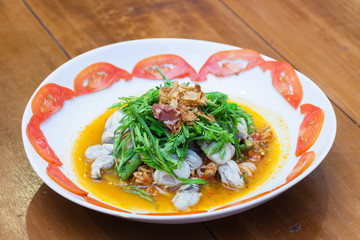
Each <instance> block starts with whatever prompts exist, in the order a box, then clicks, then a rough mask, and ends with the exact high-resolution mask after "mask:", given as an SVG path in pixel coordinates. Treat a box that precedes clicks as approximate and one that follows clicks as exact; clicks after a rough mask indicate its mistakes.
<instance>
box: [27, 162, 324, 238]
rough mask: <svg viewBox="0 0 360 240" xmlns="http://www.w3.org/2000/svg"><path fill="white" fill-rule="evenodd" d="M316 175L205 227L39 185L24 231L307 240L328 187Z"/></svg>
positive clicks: (32, 235)
mask: <svg viewBox="0 0 360 240" xmlns="http://www.w3.org/2000/svg"><path fill="white" fill-rule="evenodd" d="M322 175H323V172H322V170H321V168H318V169H317V171H316V174H315V173H312V174H311V175H310V176H308V177H307V178H306V179H305V180H303V181H302V182H300V183H298V184H297V185H296V186H295V187H293V188H292V189H290V190H288V191H287V192H286V193H284V194H282V195H280V196H279V197H277V198H275V199H274V200H272V201H270V202H268V203H266V204H263V205H261V206H259V207H257V208H254V209H252V210H249V211H246V212H243V213H240V214H236V215H234V216H230V217H226V218H223V219H219V220H214V221H209V222H206V223H205V224H204V223H194V224H177V225H164V224H149V223H140V222H134V221H129V220H124V219H121V218H117V217H113V216H110V215H106V214H102V213H98V212H96V211H93V210H90V209H87V208H84V207H81V206H79V205H77V204H75V203H73V202H71V201H69V200H67V199H65V198H63V197H62V196H60V195H58V194H57V193H56V192H54V191H53V190H51V189H50V188H49V187H48V186H47V185H45V184H43V185H42V186H41V187H40V188H39V190H38V191H37V193H36V194H35V195H34V197H33V199H32V201H31V203H30V205H29V207H28V211H27V216H26V227H27V231H28V235H29V238H30V239H119V238H120V239H157V240H159V239H209V240H210V239H215V237H214V235H215V236H216V237H217V238H219V239H234V237H235V236H237V237H240V236H241V239H287V238H291V239H294V238H295V239H313V238H314V237H315V236H316V234H317V233H318V232H319V230H320V229H321V223H322V219H323V218H324V216H325V215H326V213H327V208H328V188H327V184H326V180H325V179H324V176H322ZM320 202H321V203H322V205H321V206H320V205H319V203H320ZM324 203H326V204H324ZM209 230H211V232H212V233H211V232H210V231H209ZM304 234H305V235H304ZM235 238H236V237H235Z"/></svg>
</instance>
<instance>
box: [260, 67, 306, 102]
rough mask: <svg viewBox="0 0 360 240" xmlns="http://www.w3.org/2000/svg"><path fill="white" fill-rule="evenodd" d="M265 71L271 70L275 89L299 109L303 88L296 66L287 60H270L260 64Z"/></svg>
mask: <svg viewBox="0 0 360 240" xmlns="http://www.w3.org/2000/svg"><path fill="white" fill-rule="evenodd" d="M260 67H261V69H262V70H263V71H264V72H265V71H266V70H270V72H271V78H272V85H273V86H274V87H275V89H276V90H277V91H278V92H279V93H280V94H281V95H282V96H283V97H284V98H285V100H286V101H287V102H288V103H290V105H291V106H293V108H295V109H297V108H298V106H299V104H300V102H301V99H302V97H303V89H302V86H301V83H300V80H299V78H298V76H297V74H296V72H295V70H294V68H293V67H292V66H291V65H290V64H289V63H287V62H281V61H268V62H264V63H262V64H261V65H260Z"/></svg>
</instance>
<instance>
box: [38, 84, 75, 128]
mask: <svg viewBox="0 0 360 240" xmlns="http://www.w3.org/2000/svg"><path fill="white" fill-rule="evenodd" d="M75 96H76V95H75V93H74V92H73V91H72V90H71V89H69V88H66V87H62V86H59V85H57V84H55V83H48V84H45V85H44V86H42V87H41V88H40V89H39V91H38V92H37V93H36V94H35V96H34V98H33V100H32V102H31V110H32V112H33V114H34V115H37V116H39V117H41V118H40V120H41V122H43V121H45V120H46V119H48V118H49V117H50V116H51V115H52V114H54V113H55V112H56V111H58V110H59V109H60V108H61V107H62V106H63V105H64V102H65V101H66V100H69V99H72V98H73V97H75Z"/></svg>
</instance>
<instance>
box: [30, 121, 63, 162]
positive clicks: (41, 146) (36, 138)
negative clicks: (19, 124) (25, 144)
mask: <svg viewBox="0 0 360 240" xmlns="http://www.w3.org/2000/svg"><path fill="white" fill-rule="evenodd" d="M42 119H43V117H42V116H37V115H34V116H32V117H31V119H30V121H29V123H28V125H27V127H26V136H27V137H28V139H29V141H30V143H31V145H32V146H33V147H34V149H35V151H36V152H37V153H38V154H39V155H40V156H41V157H42V158H43V159H45V160H46V161H47V162H49V163H54V164H56V165H58V166H61V165H62V163H61V161H60V160H59V158H58V156H57V155H56V154H55V152H54V150H52V149H51V147H50V146H49V144H48V142H47V140H46V138H45V135H44V133H43V132H42V131H41V129H40V123H41V121H42Z"/></svg>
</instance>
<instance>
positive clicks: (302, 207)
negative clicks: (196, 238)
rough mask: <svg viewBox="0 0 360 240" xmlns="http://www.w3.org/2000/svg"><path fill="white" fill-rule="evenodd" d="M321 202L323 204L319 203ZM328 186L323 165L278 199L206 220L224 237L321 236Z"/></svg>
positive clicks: (305, 237) (314, 237)
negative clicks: (212, 219)
mask: <svg viewBox="0 0 360 240" xmlns="http://www.w3.org/2000/svg"><path fill="white" fill-rule="evenodd" d="M320 203H321V204H320ZM328 207H329V190H328V186H327V181H326V177H325V176H324V172H323V171H322V169H321V167H319V168H317V169H316V171H315V172H313V173H312V174H310V175H309V176H308V177H306V178H305V179H304V180H302V181H301V182H300V183H298V184H297V185H295V186H294V187H292V188H291V189H289V190H287V191H286V192H285V193H283V194H281V195H280V196H278V197H276V198H275V199H273V200H271V201H269V202H267V203H265V204H263V205H260V206H258V207H256V208H254V209H251V210H249V211H246V212H243V213H240V214H236V215H234V216H230V217H227V218H223V219H218V220H214V221H209V222H207V223H206V224H207V225H208V226H209V228H210V229H211V230H212V232H213V233H214V234H215V235H216V236H221V239H232V236H242V237H243V239H319V238H323V237H324V238H325V239H328V238H331V237H332V236H324V234H325V233H324V231H323V228H322V224H323V219H324V217H325V216H326V215H327V214H328Z"/></svg>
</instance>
